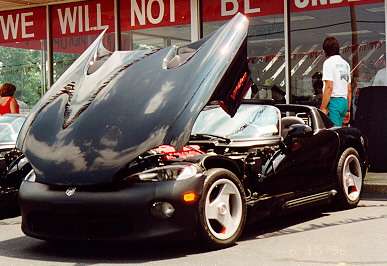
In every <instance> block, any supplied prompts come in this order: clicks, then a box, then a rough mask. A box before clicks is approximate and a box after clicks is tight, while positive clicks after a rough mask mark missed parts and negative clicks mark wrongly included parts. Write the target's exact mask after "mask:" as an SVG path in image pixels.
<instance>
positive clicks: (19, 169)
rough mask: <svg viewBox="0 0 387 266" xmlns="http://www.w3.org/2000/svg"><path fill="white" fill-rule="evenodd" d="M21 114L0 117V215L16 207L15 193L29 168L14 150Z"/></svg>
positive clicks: (22, 119)
mask: <svg viewBox="0 0 387 266" xmlns="http://www.w3.org/2000/svg"><path fill="white" fill-rule="evenodd" d="M25 118H26V116H25V115H21V114H5V115H2V116H0V213H1V212H2V211H4V210H8V209H12V208H14V207H15V206H17V192H18V190H19V187H20V183H21V182H22V180H23V177H25V175H26V174H27V173H28V171H30V169H31V167H30V165H29V164H28V163H26V161H25V160H22V158H23V157H22V156H21V155H22V153H21V152H20V151H18V150H16V149H15V146H16V139H17V136H18V134H19V131H20V129H21V127H22V125H23V123H24V121H25Z"/></svg>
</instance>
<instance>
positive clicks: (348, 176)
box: [343, 154, 363, 201]
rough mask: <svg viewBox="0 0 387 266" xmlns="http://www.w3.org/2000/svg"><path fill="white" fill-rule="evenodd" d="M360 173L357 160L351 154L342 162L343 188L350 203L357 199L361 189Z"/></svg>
mask: <svg viewBox="0 0 387 266" xmlns="http://www.w3.org/2000/svg"><path fill="white" fill-rule="evenodd" d="M362 178H363V176H362V172H361V166H360V162H359V159H358V158H357V157H356V156H355V155H353V154H351V155H349V156H348V157H347V158H346V159H345V162H344V168H343V188H344V192H345V194H346V196H347V198H348V199H349V200H350V201H356V200H358V199H359V196H360V192H361V187H362Z"/></svg>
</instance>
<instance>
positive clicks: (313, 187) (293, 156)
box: [259, 129, 339, 194]
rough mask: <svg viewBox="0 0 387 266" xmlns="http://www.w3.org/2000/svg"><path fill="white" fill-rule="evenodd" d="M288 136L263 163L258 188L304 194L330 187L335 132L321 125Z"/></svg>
mask: <svg viewBox="0 0 387 266" xmlns="http://www.w3.org/2000/svg"><path fill="white" fill-rule="evenodd" d="M289 138H290V136H289V137H288V139H285V142H287V145H285V144H283V145H282V147H281V148H280V149H279V150H278V151H277V152H276V153H275V154H274V155H273V157H272V158H271V159H270V160H269V161H268V163H266V165H265V166H264V167H263V178H262V181H261V184H260V186H259V187H260V190H261V191H262V192H264V193H268V194H283V193H295V194H305V193H308V191H310V192H311V193H313V192H315V191H324V190H327V189H329V188H331V187H332V184H333V179H332V173H334V170H333V166H334V161H335V159H336V156H337V149H338V146H339V138H338V136H337V134H336V133H335V132H334V131H332V130H329V129H321V130H316V131H315V132H312V133H311V134H306V135H304V136H298V137H296V138H292V139H291V140H290V139H289Z"/></svg>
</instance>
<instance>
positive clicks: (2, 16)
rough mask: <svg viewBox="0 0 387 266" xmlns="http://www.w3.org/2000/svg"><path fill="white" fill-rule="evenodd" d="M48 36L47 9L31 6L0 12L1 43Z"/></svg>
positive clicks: (39, 38)
mask: <svg viewBox="0 0 387 266" xmlns="http://www.w3.org/2000/svg"><path fill="white" fill-rule="evenodd" d="M44 38H46V9H45V8H44V7H41V8H29V9H20V10H14V11H5V12H0V43H15V42H22V41H30V40H41V39H44Z"/></svg>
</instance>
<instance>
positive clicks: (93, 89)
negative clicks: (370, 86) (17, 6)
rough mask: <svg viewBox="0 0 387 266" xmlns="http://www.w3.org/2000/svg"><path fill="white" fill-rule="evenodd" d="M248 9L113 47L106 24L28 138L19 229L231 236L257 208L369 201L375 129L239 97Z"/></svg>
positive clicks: (91, 235) (90, 235) (245, 81)
mask: <svg viewBox="0 0 387 266" xmlns="http://www.w3.org/2000/svg"><path fill="white" fill-rule="evenodd" d="M247 29H248V20H247V18H246V17H244V16H243V15H237V16H236V17H235V18H234V19H233V20H231V21H230V22H229V23H228V24H226V25H225V26H223V27H222V28H221V29H220V30H218V31H217V32H215V33H214V34H212V35H211V36H209V37H207V38H205V39H202V40H200V41H199V42H196V43H192V44H189V45H187V46H183V47H172V48H166V49H162V50H158V51H155V50H152V51H148V50H146V51H135V52H114V53H109V52H108V51H106V50H105V49H103V47H101V40H102V36H100V37H99V38H98V39H97V40H96V41H95V43H94V44H92V45H91V47H90V48H89V49H88V50H87V51H86V52H85V53H84V54H83V55H82V56H81V57H80V58H79V59H78V60H77V61H76V62H75V63H74V64H73V65H72V66H71V67H70V69H69V70H68V71H67V72H66V73H65V74H64V75H63V76H62V77H61V78H60V80H59V81H58V82H57V83H56V84H55V85H54V87H53V88H52V89H51V90H50V91H49V92H48V94H47V95H45V96H44V98H43V99H42V100H41V101H40V102H39V103H38V105H37V106H36V107H35V109H34V110H33V111H32V113H31V115H30V116H29V117H28V119H27V121H26V123H25V124H24V126H23V128H22V131H21V133H20V135H19V138H18V148H19V149H20V150H22V152H23V153H24V155H25V156H26V158H27V159H28V161H29V162H30V164H31V165H32V168H33V170H32V171H31V172H30V173H29V174H28V176H27V177H26V179H25V181H24V182H23V183H22V185H21V188H20V193H19V197H20V204H21V211H22V229H23V231H24V232H25V234H27V235H29V236H32V237H36V238H41V239H48V240H50V239H56V240H60V239H119V240H125V239H132V240H133V239H138V238H146V237H158V236H171V235H176V234H179V235H180V236H181V234H182V233H188V234H191V233H192V234H198V235H199V236H200V237H202V238H203V239H204V240H205V241H206V242H207V243H209V244H210V245H212V246H215V247H224V246H227V245H230V244H232V243H234V242H235V241H236V240H237V239H238V237H239V236H240V234H241V232H242V230H243V227H244V225H245V221H246V215H247V211H248V210H250V211H251V212H249V216H250V217H253V216H259V215H262V214H267V213H268V212H274V211H283V210H291V209H296V208H298V207H303V206H309V205H313V204H318V203H323V202H327V201H330V200H335V201H336V202H337V204H341V205H342V206H343V207H354V206H356V205H357V203H358V201H359V194H360V192H361V187H362V180H363V177H364V175H365V173H366V169H367V163H366V157H365V146H366V143H365V140H364V138H363V137H362V136H361V134H360V132H359V131H358V130H356V129H354V128H332V127H331V124H330V122H329V121H328V119H327V118H326V116H325V115H324V114H322V113H321V112H320V111H319V110H317V109H316V108H312V107H306V106H297V105H277V106H273V105H262V104H258V103H256V102H253V101H251V102H242V98H243V96H244V95H245V94H246V92H247V90H248V89H249V88H250V85H251V84H250V79H249V70H248V66H247V55H246V37H247Z"/></svg>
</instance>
